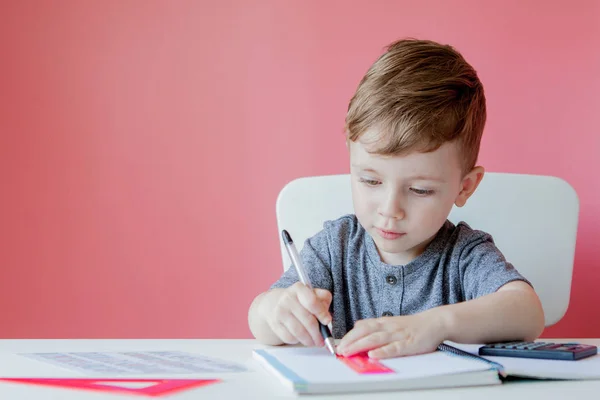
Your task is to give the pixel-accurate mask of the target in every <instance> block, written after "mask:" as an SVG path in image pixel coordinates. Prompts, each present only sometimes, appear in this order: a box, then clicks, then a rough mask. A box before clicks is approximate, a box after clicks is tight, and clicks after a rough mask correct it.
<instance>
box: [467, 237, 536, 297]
mask: <svg viewBox="0 0 600 400" xmlns="http://www.w3.org/2000/svg"><path fill="white" fill-rule="evenodd" d="M473 232H475V231H473ZM460 265H461V270H462V271H463V289H464V292H465V293H464V294H465V299H466V300H472V299H475V298H477V297H481V296H485V295H487V294H490V293H494V292H496V291H497V290H498V289H500V288H501V287H502V286H504V285H506V284H507V283H509V282H512V281H524V282H526V283H528V284H529V285H531V283H530V282H529V281H528V280H527V279H525V278H524V277H523V276H522V275H521V274H520V273H519V272H518V271H517V270H516V269H515V267H514V266H513V265H512V264H511V263H509V262H508V261H506V259H505V257H504V255H503V254H502V252H501V251H500V250H499V249H498V248H497V247H496V245H495V244H494V241H493V239H492V237H491V236H490V235H488V234H486V233H483V232H478V234H476V235H473V237H472V238H471V240H469V241H468V242H467V243H466V245H465V246H464V248H463V250H462V252H461V258H460Z"/></svg>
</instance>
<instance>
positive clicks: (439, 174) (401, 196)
mask: <svg viewBox="0 0 600 400" xmlns="http://www.w3.org/2000/svg"><path fill="white" fill-rule="evenodd" d="M368 135H369V133H366V134H365V137H366V138H367V142H368ZM349 146H350V161H351V169H350V170H351V177H352V199H353V202H354V212H355V214H356V216H357V218H358V221H359V222H360V223H361V225H362V226H363V227H364V228H365V230H366V231H367V232H368V233H369V234H370V235H371V236H372V237H373V240H374V241H375V244H376V245H377V249H378V250H379V254H380V256H381V259H382V261H384V262H386V263H388V264H394V265H398V264H406V263H408V262H409V261H411V260H412V259H414V258H415V257H417V256H418V255H419V254H421V252H423V250H424V249H425V247H426V246H427V245H428V244H429V242H431V240H432V239H433V237H434V236H435V235H436V233H437V232H438V230H439V229H440V228H441V227H442V225H443V224H444V222H445V221H446V219H447V217H448V214H450V211H451V209H452V206H453V204H457V205H458V206H462V205H464V203H465V202H466V200H467V198H468V197H469V196H470V195H471V194H472V192H473V191H474V190H475V188H476V187H477V185H478V183H479V181H480V180H481V178H482V177H483V168H481V167H476V168H475V169H474V170H473V171H471V172H470V173H469V174H467V175H465V176H464V177H463V174H462V170H461V166H460V163H459V153H458V149H457V147H456V145H455V144H454V143H446V144H444V145H443V146H441V147H440V148H439V149H437V150H436V151H433V152H429V153H419V152H413V153H410V154H407V155H403V156H381V155H376V154H370V153H369V152H368V151H367V150H368V149H369V147H368V145H365V144H364V143H362V142H361V141H360V140H359V141H357V142H350V144H349Z"/></svg>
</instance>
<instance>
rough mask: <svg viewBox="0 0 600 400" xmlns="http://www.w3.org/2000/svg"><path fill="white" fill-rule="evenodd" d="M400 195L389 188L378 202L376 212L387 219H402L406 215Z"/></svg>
mask: <svg viewBox="0 0 600 400" xmlns="http://www.w3.org/2000/svg"><path fill="white" fill-rule="evenodd" d="M401 197H402V196H400V195H399V194H398V193H397V192H396V191H393V190H390V191H389V192H388V193H386V194H385V197H384V198H383V199H382V201H381V203H379V208H378V210H377V212H378V213H379V215H381V216H382V217H385V218H388V219H403V218H404V217H405V216H406V213H405V211H404V207H402V203H403V201H402V199H401Z"/></svg>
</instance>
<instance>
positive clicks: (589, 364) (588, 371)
mask: <svg viewBox="0 0 600 400" xmlns="http://www.w3.org/2000/svg"><path fill="white" fill-rule="evenodd" d="M450 344H451V345H453V346H455V347H458V348H460V349H462V350H464V351H467V352H469V353H472V354H478V352H479V347H480V346H481V345H464V344H455V343H450ZM485 358H487V359H488V360H492V361H495V362H497V363H500V364H502V365H503V366H504V368H505V370H506V372H507V373H508V374H509V375H513V376H524V377H530V378H542V379H600V355H599V354H596V355H595V356H592V357H588V358H584V359H582V360H577V361H561V360H542V359H535V358H517V357H489V356H485Z"/></svg>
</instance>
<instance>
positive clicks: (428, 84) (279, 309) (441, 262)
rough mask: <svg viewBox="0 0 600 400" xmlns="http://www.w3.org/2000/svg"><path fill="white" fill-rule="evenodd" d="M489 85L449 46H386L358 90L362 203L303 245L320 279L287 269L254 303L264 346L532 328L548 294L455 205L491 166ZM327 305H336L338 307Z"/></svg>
mask: <svg viewBox="0 0 600 400" xmlns="http://www.w3.org/2000/svg"><path fill="white" fill-rule="evenodd" d="M485 120H486V105H485V97H484V91H483V86H482V84H481V82H480V81H479V78H478V77H477V74H476V72H475V70H474V69H473V68H472V67H471V66H470V65H469V64H468V63H467V62H466V61H465V59H464V58H463V57H462V56H461V55H460V54H459V53H458V52H457V51H456V50H454V49H453V48H452V47H450V46H446V45H440V44H438V43H435V42H431V41H424V40H412V39H411V40H400V41H397V42H395V43H393V44H391V45H390V46H389V47H388V49H387V51H386V52H385V54H383V55H382V56H381V57H380V58H379V59H378V60H377V61H376V62H375V63H374V64H373V65H372V66H371V68H370V69H369V71H368V72H367V74H366V75H365V77H364V78H363V79H362V81H361V82H360V84H359V86H358V89H357V91H356V93H355V95H354V97H353V98H352V100H351V101H350V105H349V108H348V113H347V116H346V134H347V145H348V148H349V153H350V164H351V168H350V171H351V173H350V175H351V181H352V199H353V202H354V211H355V214H354V215H347V216H344V217H341V218H339V219H337V220H335V221H328V222H326V223H325V224H324V229H323V230H322V231H321V232H319V233H318V234H316V235H315V236H314V237H312V238H310V239H308V240H307V242H306V243H305V245H304V247H303V249H302V252H301V256H302V258H303V261H304V265H305V267H306V269H307V272H308V274H309V275H310V278H311V280H312V283H313V286H314V287H315V289H314V290H309V289H308V288H306V287H305V286H303V285H302V284H301V283H299V282H298V276H297V274H296V271H295V269H294V268H289V269H288V270H287V271H286V272H285V273H284V274H283V276H282V277H281V278H280V279H279V280H278V281H277V282H275V284H273V285H272V287H271V289H270V290H269V291H267V292H265V293H262V294H260V295H258V296H257V297H256V298H255V299H254V301H253V303H252V305H251V306H250V311H249V315H248V319H249V325H250V329H251V331H252V333H253V334H254V336H255V337H256V338H257V339H258V340H259V341H261V342H263V343H266V344H273V345H275V344H282V343H289V344H293V343H298V342H300V343H302V344H304V345H306V346H315V345H317V346H321V345H323V339H322V338H321V336H320V332H319V328H318V323H317V319H318V320H319V321H321V322H322V323H323V324H329V323H330V322H332V326H333V335H334V337H336V338H341V341H340V342H339V345H338V348H337V352H338V354H340V355H345V356H348V355H352V354H356V353H360V352H363V351H366V352H368V355H369V356H370V357H373V358H387V357H396V356H403V355H412V354H420V353H426V352H431V351H434V350H435V349H436V347H437V346H438V344H440V343H441V342H442V341H444V340H451V341H455V342H462V343H486V342H487V343H489V342H497V341H503V340H513V339H514V340H533V339H535V338H537V337H538V336H539V335H540V333H541V332H542V330H543V329H544V314H543V310H542V307H541V304H540V301H539V299H538V297H537V295H536V293H535V292H534V290H533V289H532V287H531V286H530V284H529V282H528V281H527V280H526V279H525V278H524V277H522V276H521V275H520V274H519V273H518V272H517V271H516V270H515V268H514V267H513V266H512V265H511V264H510V263H509V262H507V261H506V260H505V259H504V257H503V255H502V253H501V252H500V251H499V250H498V249H497V248H496V246H495V245H494V242H493V240H492V238H491V236H490V235H488V234H486V233H484V232H481V231H477V230H473V229H471V228H470V227H469V226H468V225H467V224H465V223H462V222H461V223H459V224H458V225H456V226H455V225H454V224H452V223H451V222H449V221H448V220H447V217H448V215H449V213H450V211H451V209H452V206H453V205H454V204H456V205H457V206H458V207H462V206H463V205H464V204H465V203H466V202H467V200H468V198H469V197H470V196H471V195H472V194H473V192H474V191H475V189H476V188H477V186H478V185H479V182H480V181H481V179H482V178H483V174H484V169H483V168H482V167H480V166H476V161H477V155H478V152H479V145H480V141H481V135H482V132H483V128H484V125H485ZM330 310H331V313H330Z"/></svg>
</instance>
